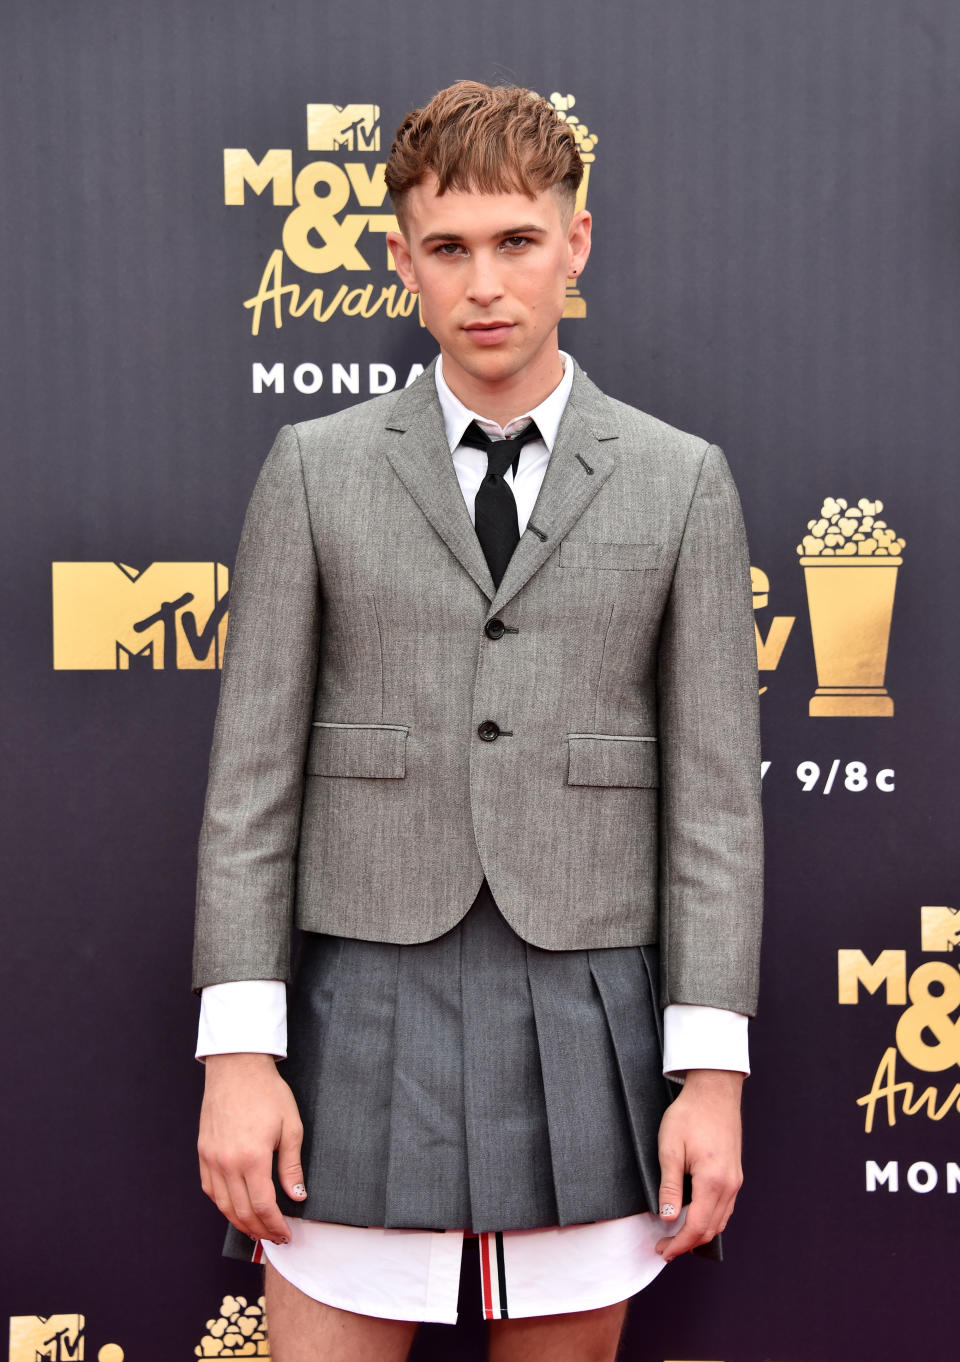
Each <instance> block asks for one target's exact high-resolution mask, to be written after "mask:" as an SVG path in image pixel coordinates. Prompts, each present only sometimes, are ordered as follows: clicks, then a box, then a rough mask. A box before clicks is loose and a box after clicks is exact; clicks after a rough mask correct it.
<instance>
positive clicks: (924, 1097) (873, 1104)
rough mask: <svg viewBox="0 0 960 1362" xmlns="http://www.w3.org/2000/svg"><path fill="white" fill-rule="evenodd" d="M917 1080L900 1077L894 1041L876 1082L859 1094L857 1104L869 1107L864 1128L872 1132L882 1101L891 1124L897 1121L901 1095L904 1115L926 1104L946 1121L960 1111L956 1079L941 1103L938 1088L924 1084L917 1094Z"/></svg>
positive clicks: (933, 1117) (935, 1117)
mask: <svg viewBox="0 0 960 1362" xmlns="http://www.w3.org/2000/svg"><path fill="white" fill-rule="evenodd" d="M913 1094H914V1084H913V1083H911V1082H910V1081H909V1079H903V1080H902V1081H900V1082H898V1081H897V1051H896V1047H895V1046H893V1045H891V1046H890V1048H889V1049H887V1050H885V1051H884V1052H883V1058H882V1059H881V1060H880V1063H879V1064H878V1065H877V1071H876V1073H875V1074H874V1076H873V1085H872V1086H871V1088H870V1091H869V1092H868V1093H865V1094H864V1096H863V1097H858V1098H857V1106H858V1107H864V1108H865V1117H864V1127H863V1128H864V1130H865V1131H866V1133H867V1134H868V1135H869V1134H870V1132H871V1131H872V1130H873V1119H874V1116H875V1115H876V1111H877V1107H878V1105H879V1104H880V1103H881V1102H885V1103H886V1115H887V1125H888V1126H895V1125H896V1124H897V1097H898V1095H899V1096H900V1097H901V1098H902V1101H901V1104H900V1106H901V1110H902V1112H903V1115H904V1116H916V1115H917V1114H918V1113H919V1112H920V1111H921V1110H922V1109H923V1108H924V1107H926V1114H927V1116H928V1117H929V1119H930V1120H931V1121H942V1120H943V1118H944V1117H945V1116H946V1115H947V1114H948V1112H950V1111H951V1110H952V1109H956V1110H957V1111H958V1112H960V1083H955V1084H954V1086H953V1088H952V1089H951V1091H950V1092H949V1093H948V1094H947V1096H946V1098H945V1099H944V1101H943V1103H942V1105H940V1106H939V1107H938V1106H937V1102H938V1100H939V1097H940V1094H939V1093H938V1092H937V1090H936V1088H934V1087H932V1086H931V1087H929V1088H924V1090H923V1092H922V1093H921V1094H920V1096H919V1097H917V1098H914V1095H913Z"/></svg>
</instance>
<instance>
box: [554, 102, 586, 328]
mask: <svg viewBox="0 0 960 1362" xmlns="http://www.w3.org/2000/svg"><path fill="white" fill-rule="evenodd" d="M576 102H577V101H576V99H575V98H574V97H573V95H560V94H557V93H556V91H554V93H553V94H552V95H551V96H550V103H551V104H552V105H553V107H554V108H555V109H556V111H557V114H558V116H559V117H560V118H561V119H562V120H563V122H564V123H568V124H569V125H570V128H571V130H572V132H573V135H574V138H575V139H576V143H577V150H578V151H579V153H580V159H581V161H582V162H583V179H582V180H581V181H580V188H579V189H578V190H577V200H576V203H575V204H574V211H575V212H577V213H579V212H580V210H581V209H583V208H586V206H587V186H588V185H589V183H590V167H591V166H592V165H593V163H594V161H595V160H596V159H597V158H596V156H595V154H594V150H593V149H594V147H595V146H596V145H597V135H596V133H593V132H590V131H589V130H588V129H587V126H586V124H585V123H581V122H580V120H579V118H577V116H576V114H572V113H570V112H569V111H570V109H572V108H573V106H574V104H576ZM563 315H564V317H585V316H586V315H587V302H586V299H585V298H584V297H583V295H582V294H581V292H580V289H579V288H578V286H577V281H576V279H568V280H567V299H566V302H565V303H564V306H563Z"/></svg>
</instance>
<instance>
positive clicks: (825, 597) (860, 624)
mask: <svg viewBox="0 0 960 1362" xmlns="http://www.w3.org/2000/svg"><path fill="white" fill-rule="evenodd" d="M882 510H883V502H882V501H868V500H867V499H866V497H861V498H860V500H859V501H858V502H857V504H856V506H849V505H848V504H847V502H846V501H845V500H844V499H843V498H842V497H827V499H826V501H824V503H823V506H822V508H821V511H820V516H819V519H817V520H811V521H809V522H808V524H807V530H808V533H807V534H805V535H804V537H803V543H802V544H798V545H797V553H798V554H799V555H800V566H801V567H802V568H803V574H804V578H805V580H806V585H807V603H808V605H809V608H810V628H811V632H812V634H813V652H814V657H815V659H816V664H817V689H816V692H815V693H814V695H813V696H812V697H811V699H810V714H811V715H812V716H813V717H815V718H818V717H821V718H822V717H824V716H845V717H847V718H853V717H855V718H861V717H863V718H865V717H871V718H889V717H891V716H892V714H893V699H892V697H891V696H890V695H889V694H888V692H887V689H886V687H885V685H884V677H885V674H886V669H887V648H888V645H889V642H890V625H891V622H892V620H893V597H894V592H895V591H896V586H897V573H898V572H899V570H900V567H901V564H902V563H903V559H902V557H900V554H901V551H902V550H903V547H904V540H902V539H898V538H897V536H896V535H895V534H894V532H893V530H891V529H890V528H889V526H888V525H887V523H886V521H885V520H880V519H878V517H879V515H880V512H881V511H882Z"/></svg>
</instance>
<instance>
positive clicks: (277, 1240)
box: [273, 1239, 290, 1244]
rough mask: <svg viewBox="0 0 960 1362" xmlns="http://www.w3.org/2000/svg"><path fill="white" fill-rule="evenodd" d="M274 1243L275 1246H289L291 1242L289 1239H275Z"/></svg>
mask: <svg viewBox="0 0 960 1362" xmlns="http://www.w3.org/2000/svg"><path fill="white" fill-rule="evenodd" d="M273 1242H274V1243H275V1244H289V1242H290V1240H289V1239H274V1241H273Z"/></svg>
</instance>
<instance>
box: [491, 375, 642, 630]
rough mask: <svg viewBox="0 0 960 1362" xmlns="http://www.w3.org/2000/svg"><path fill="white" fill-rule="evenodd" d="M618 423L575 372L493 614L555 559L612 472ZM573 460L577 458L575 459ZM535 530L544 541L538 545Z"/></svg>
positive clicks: (610, 406)
mask: <svg viewBox="0 0 960 1362" xmlns="http://www.w3.org/2000/svg"><path fill="white" fill-rule="evenodd" d="M619 430H620V428H619V422H618V421H617V419H616V414H615V411H614V408H613V404H612V403H611V402H610V399H609V398H607V397H605V396H604V395H603V393H601V392H600V390H599V388H597V387H595V386H594V384H593V383H591V382H590V380H589V379H588V378H587V376H586V375H585V374H584V372H583V370H582V369H581V368H580V367H579V365H578V366H577V368H576V371H575V375H574V381H573V389H572V391H571V393H570V399H569V401H568V402H567V406H566V410H565V411H564V413H563V419H562V420H561V422H560V429H559V430H558V431H557V438H556V441H555V443H554V446H553V450H552V452H551V454H550V460H549V462H548V464H547V471H546V474H545V475H544V479H543V485H542V486H541V488H540V494H539V496H538V497H537V500H536V504H535V505H534V508H533V511H532V513H531V515H530V520H529V522H528V524H527V528H526V530H525V531H524V533H523V534H522V535H521V536H520V542H519V544H518V545H517V547H516V549H515V550H514V552H513V557H512V558H511V559H510V562H509V563H508V564H507V570H506V572H505V573H504V575H503V580H502V581H501V583H500V585H499V587H498V588H497V594H496V595H495V596H494V598H493V601H492V602H491V605H490V613H491V614H496V613H497V611H498V610H501V609H502V608H503V607H504V606H505V605H506V604H507V602H508V601H509V600H511V599H512V597H514V596H515V595H516V594H517V592H518V591H519V590H520V589H521V587H523V586H525V585H526V583H527V582H529V580H530V578H531V577H532V576H533V574H534V573H535V572H536V571H538V569H539V568H541V567H542V566H543V564H544V563H545V562H546V561H547V559H548V558H549V557H550V555H551V554H553V553H556V551H557V547H558V546H559V543H560V540H561V539H562V538H563V537H564V535H566V534H568V533H569V532H570V530H571V529H572V528H573V526H574V525H575V524H576V523H577V521H578V520H579V519H580V517H581V516H582V515H583V513H584V511H585V510H586V509H587V507H588V506H589V505H590V503H591V501H592V500H593V498H594V497H595V496H596V495H597V493H598V492H599V491H600V488H601V487H602V486H603V484H604V483H605V482H606V480H607V478H608V477H609V476H610V474H611V473H612V472H613V470H614V468H615V467H616V459H615V458H614V456H613V450H614V448H615V442H616V440H617V437H618V435H619ZM578 455H579V457H578ZM531 525H535V526H536V529H537V530H539V531H540V533H541V534H543V535H545V536H546V538H544V539H541V538H540V535H538V534H537V533H536V531H535V530H532V529H531V528H530V526H531Z"/></svg>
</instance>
